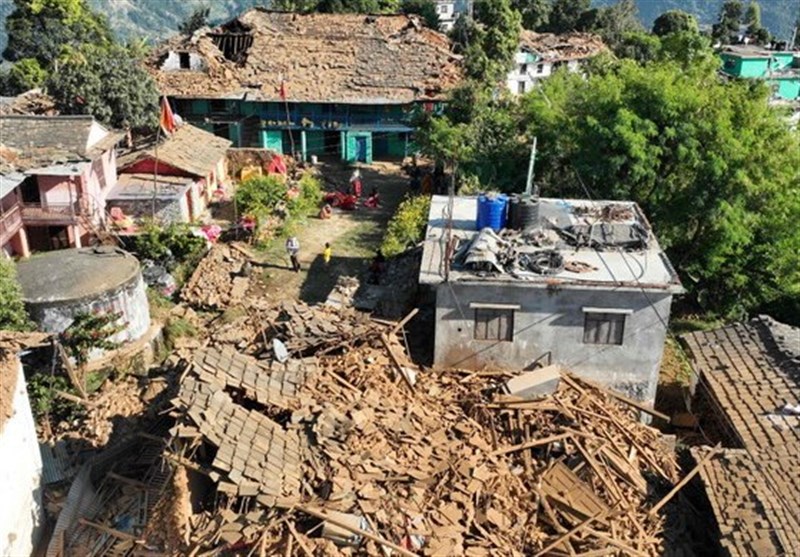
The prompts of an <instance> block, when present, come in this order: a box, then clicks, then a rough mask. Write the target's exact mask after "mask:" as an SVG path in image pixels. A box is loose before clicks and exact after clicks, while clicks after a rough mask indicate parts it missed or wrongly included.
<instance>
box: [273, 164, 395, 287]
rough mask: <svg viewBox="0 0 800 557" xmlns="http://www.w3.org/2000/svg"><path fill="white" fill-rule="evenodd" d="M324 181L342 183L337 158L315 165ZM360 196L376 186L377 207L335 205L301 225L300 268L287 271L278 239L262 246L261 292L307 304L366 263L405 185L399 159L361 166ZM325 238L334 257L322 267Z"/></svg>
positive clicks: (344, 173)
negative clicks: (328, 213)
mask: <svg viewBox="0 0 800 557" xmlns="http://www.w3.org/2000/svg"><path fill="white" fill-rule="evenodd" d="M320 166H321V167H320V171H321V174H322V177H323V182H324V183H325V186H326V187H327V188H328V189H332V188H333V184H338V185H339V186H340V188H345V187H346V185H347V183H348V180H349V178H350V174H351V172H352V169H351V168H349V167H347V166H345V165H342V164H339V163H328V164H326V163H323V164H321V165H320ZM361 175H362V180H363V184H364V197H362V199H364V198H365V197H366V195H368V194H369V193H370V192H371V190H372V188H373V187H375V188H377V189H378V192H379V194H380V198H381V206H380V207H379V208H378V209H368V208H365V207H363V206H359V208H358V209H356V210H355V211H341V210H338V209H334V214H333V217H332V218H331V219H328V220H320V219H318V218H317V217H316V216H312V217H310V218H309V219H308V221H307V222H306V223H305V224H303V225H301V226H300V230H299V231H298V232H297V234H296V235H297V238H298V240H299V241H300V256H299V259H300V264H301V265H302V270H301V271H300V272H299V273H295V272H293V271H292V270H291V267H290V264H289V258H288V256H287V255H286V250H285V249H284V244H283V241H282V240H276V241H275V242H273V245H272V246H271V247H270V248H269V249H267V250H266V252H265V253H264V256H263V261H264V262H265V263H266V266H265V267H264V270H263V274H262V276H261V279H262V280H261V282H262V289H263V294H264V295H265V296H266V297H267V298H270V299H273V300H275V301H280V300H291V299H300V300H303V301H305V302H308V303H315V302H321V301H324V300H325V298H327V296H328V293H329V292H330V291H331V289H332V288H333V286H334V285H335V284H336V280H337V278H338V277H339V276H342V275H350V276H358V275H360V274H361V273H362V272H363V271H364V270H366V269H367V268H368V267H369V264H370V261H371V260H372V257H374V255H375V253H376V250H377V249H378V247H379V246H380V243H381V240H382V238H383V233H384V230H385V229H386V223H387V222H388V220H389V219H390V218H391V216H392V215H393V214H394V212H395V209H396V208H397V206H398V205H399V204H400V201H402V199H403V197H404V196H405V194H406V192H407V190H408V177H407V176H406V175H405V174H404V173H403V171H402V169H401V167H400V165H399V164H398V163H390V162H380V163H374V164H372V165H369V166H362V167H361ZM326 242H330V244H331V248H332V250H333V257H332V259H331V262H330V265H329V266H328V267H326V266H325V264H324V262H323V260H322V250H323V249H324V246H325V243H326Z"/></svg>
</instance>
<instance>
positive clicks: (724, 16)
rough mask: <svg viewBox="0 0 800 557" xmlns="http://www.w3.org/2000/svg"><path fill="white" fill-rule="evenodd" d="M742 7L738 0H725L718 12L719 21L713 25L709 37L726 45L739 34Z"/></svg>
mask: <svg viewBox="0 0 800 557" xmlns="http://www.w3.org/2000/svg"><path fill="white" fill-rule="evenodd" d="M743 10H744V6H743V5H742V2H741V1H740V0H726V2H725V3H724V4H723V5H722V7H721V8H720V11H719V20H718V21H717V23H715V24H714V26H713V28H712V31H711V35H712V36H713V37H714V39H715V40H717V41H721V42H723V43H728V42H730V41H731V39H732V38H733V37H735V36H736V34H737V33H738V32H739V22H740V21H742V11H743Z"/></svg>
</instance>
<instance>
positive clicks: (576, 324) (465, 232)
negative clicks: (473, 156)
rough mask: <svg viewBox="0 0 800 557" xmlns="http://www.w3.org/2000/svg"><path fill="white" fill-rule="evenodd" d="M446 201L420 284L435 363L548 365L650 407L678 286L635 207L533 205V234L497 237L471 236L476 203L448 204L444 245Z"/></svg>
mask: <svg viewBox="0 0 800 557" xmlns="http://www.w3.org/2000/svg"><path fill="white" fill-rule="evenodd" d="M447 204H448V200H447V197H444V196H434V197H433V200H432V203H431V210H430V216H429V222H428V229H427V234H426V238H425V243H424V249H423V256H422V266H421V269H420V277H419V282H420V283H421V284H422V285H428V286H430V287H431V288H433V289H434V290H435V295H436V331H435V335H436V339H435V351H434V363H435V365H437V366H448V367H456V368H466V369H483V368H490V369H495V368H496V369H508V370H524V369H531V368H533V367H535V366H537V365H539V364H548V363H555V364H560V365H562V366H564V367H566V368H567V369H569V370H572V371H574V372H575V373H578V374H580V375H582V376H585V377H586V378H588V379H593V380H596V381H598V382H601V383H604V384H606V385H608V386H610V387H612V388H615V389H617V390H620V391H623V392H626V393H628V394H629V395H631V396H633V397H635V398H637V399H640V400H642V401H645V402H649V403H652V402H653V401H654V399H655V393H656V385H657V380H658V370H659V366H660V363H661V356H662V351H663V346H664V339H665V337H666V334H667V322H668V319H669V314H670V306H671V302H672V297H673V295H675V294H678V293H681V292H682V291H683V289H682V287H681V284H680V281H679V279H678V276H677V274H676V273H675V271H674V270H673V269H672V267H671V265H670V263H669V261H668V260H667V258H666V256H665V255H664V253H663V252H662V251H661V249H660V247H659V245H658V241H657V240H656V238H655V237H654V235H653V232H652V230H651V228H650V225H649V223H648V222H647V219H646V218H645V216H644V215H643V214H642V212H641V210H640V209H639V207H638V206H637V205H636V204H634V203H621V202H607V201H597V202H593V201H582V200H563V199H541V200H540V202H539V204H538V217H535V218H533V219H529V220H530V222H531V223H532V224H531V225H530V226H528V227H527V228H526V229H525V230H524V231H523V232H517V231H507V232H504V233H503V234H501V235H499V236H498V235H497V234H494V233H493V232H492V230H491V229H484V230H483V231H479V230H477V227H476V212H477V206H478V199H477V198H475V197H457V198H456V199H455V202H454V206H453V209H452V231H451V232H450V234H451V235H452V240H448V221H447V220H445V218H444V217H443V215H445V214H447V212H446V211H447ZM531 207H532V206H531ZM448 245H449V246H450V247H448ZM445 253H453V254H454V255H453V257H452V258H449V257H445Z"/></svg>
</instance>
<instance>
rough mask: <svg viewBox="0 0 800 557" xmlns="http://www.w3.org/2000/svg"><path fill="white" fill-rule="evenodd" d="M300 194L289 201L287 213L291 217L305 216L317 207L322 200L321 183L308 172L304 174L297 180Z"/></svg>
mask: <svg viewBox="0 0 800 557" xmlns="http://www.w3.org/2000/svg"><path fill="white" fill-rule="evenodd" d="M298 189H299V190H300V195H298V196H297V197H295V198H294V199H292V200H290V201H289V204H288V206H289V214H290V216H291V217H293V218H300V219H302V218H305V217H306V216H307V215H308V214H309V213H311V212H312V211H314V210H315V209H317V207H319V204H320V202H321V201H322V185H321V184H320V182H319V180H317V179H316V178H315V177H314V176H311V175H310V174H304V175H303V177H302V178H300V181H299V182H298Z"/></svg>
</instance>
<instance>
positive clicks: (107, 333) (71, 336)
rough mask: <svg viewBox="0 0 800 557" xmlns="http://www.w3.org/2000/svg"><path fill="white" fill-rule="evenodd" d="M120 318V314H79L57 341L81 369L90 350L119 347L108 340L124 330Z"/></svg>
mask: <svg viewBox="0 0 800 557" xmlns="http://www.w3.org/2000/svg"><path fill="white" fill-rule="evenodd" d="M121 318H122V314H121V313H79V314H78V315H76V316H75V317H74V318H73V320H72V324H70V326H69V327H67V329H66V330H65V331H64V332H63V333H61V334H60V335H59V341H60V342H61V344H62V345H63V346H64V349H65V350H66V351H67V354H69V355H70V356H72V357H73V358H74V359H75V363H77V364H78V367H81V368H83V367H84V366H85V365H86V364H87V362H88V361H89V355H90V354H91V352H92V350H114V349H115V348H117V347H118V346H119V343H118V342H115V341H112V340H110V339H111V337H112V336H114V335H116V334H117V333H119V332H120V331H122V330H123V329H124V328H125V324H124V323H120V319H121Z"/></svg>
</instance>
